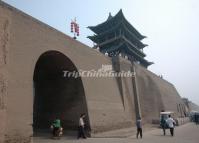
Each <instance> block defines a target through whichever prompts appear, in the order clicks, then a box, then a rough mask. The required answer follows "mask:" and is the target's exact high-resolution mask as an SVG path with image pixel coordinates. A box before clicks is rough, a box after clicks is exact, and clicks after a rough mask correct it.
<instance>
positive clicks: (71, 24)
mask: <svg viewBox="0 0 199 143" xmlns="http://www.w3.org/2000/svg"><path fill="white" fill-rule="evenodd" d="M70 28H71V32H72V33H73V28H74V22H73V21H72V22H71V23H70Z"/></svg>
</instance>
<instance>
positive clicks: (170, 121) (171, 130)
mask: <svg viewBox="0 0 199 143" xmlns="http://www.w3.org/2000/svg"><path fill="white" fill-rule="evenodd" d="M166 123H167V125H168V126H169V129H170V133H171V136H174V126H175V124H176V122H175V120H174V119H173V118H172V117H171V115H169V118H168V119H167V120H166Z"/></svg>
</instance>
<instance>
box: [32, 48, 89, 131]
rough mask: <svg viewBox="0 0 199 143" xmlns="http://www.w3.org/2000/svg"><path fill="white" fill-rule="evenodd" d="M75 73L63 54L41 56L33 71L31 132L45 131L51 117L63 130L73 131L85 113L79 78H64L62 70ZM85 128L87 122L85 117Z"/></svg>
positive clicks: (50, 52)
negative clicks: (58, 120) (56, 120)
mask: <svg viewBox="0 0 199 143" xmlns="http://www.w3.org/2000/svg"><path fill="white" fill-rule="evenodd" d="M66 70H67V71H77V68H76V66H75V65H74V64H73V63H72V61H71V60H70V59H69V58H68V57H66V56H65V55H64V54H62V53H60V52H58V51H48V52H45V53H44V54H42V55H41V56H40V57H39V59H38V61H37V63H36V66H35V70H34V77H33V82H34V104H33V131H34V134H35V133H36V132H39V131H41V130H42V131H43V130H49V127H50V125H51V123H52V122H53V120H54V119H55V118H60V119H61V123H62V126H63V128H64V129H67V130H74V129H77V126H78V119H79V116H80V114H81V113H86V114H87V115H88V112H87V105H86V99H85V92H84V87H83V83H82V80H81V77H78V78H74V77H64V76H63V75H64V72H63V71H66ZM86 122H87V125H88V127H89V128H90V126H89V121H88V118H86Z"/></svg>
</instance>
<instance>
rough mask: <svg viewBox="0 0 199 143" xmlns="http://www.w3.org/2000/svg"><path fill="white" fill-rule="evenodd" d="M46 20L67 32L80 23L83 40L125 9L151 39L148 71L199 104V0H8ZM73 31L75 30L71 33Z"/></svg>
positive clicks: (136, 26) (90, 43) (90, 44)
mask: <svg viewBox="0 0 199 143" xmlns="http://www.w3.org/2000/svg"><path fill="white" fill-rule="evenodd" d="M4 1H5V2H7V3H8V4H11V5H13V6H14V7H16V8H18V9H20V10H22V11H24V12H26V13H28V14H29V15H31V16H33V17H35V18H37V19H39V20H41V21H42V22H44V23H47V24H48V25H50V26H52V27H54V28H56V29H58V30H60V31H62V32H64V33H66V34H68V35H71V33H70V21H71V19H74V17H76V18H77V21H78V23H79V25H80V37H79V38H78V40H80V41H81V42H83V43H85V44H87V45H89V46H92V42H91V41H90V40H89V39H87V38H86V37H87V36H88V35H92V34H93V33H92V32H91V31H90V30H89V29H87V28H86V27H87V26H93V25H97V24H99V23H101V22H104V21H105V20H106V19H107V17H108V14H109V12H111V13H112V15H115V14H116V13H117V12H118V11H119V10H120V9H122V10H123V13H124V15H125V17H126V19H127V20H128V21H129V22H130V23H131V24H132V25H133V26H134V27H135V28H136V29H137V30H138V31H139V32H140V33H142V34H143V35H145V36H147V37H148V38H146V39H144V40H143V42H144V43H146V44H148V45H149V46H148V47H146V48H145V49H144V52H145V53H146V54H147V57H146V59H147V60H149V61H153V62H154V63H155V64H154V65H152V66H150V68H149V70H151V71H152V72H154V73H156V74H158V75H160V74H162V75H163V78H164V79H166V80H168V81H169V82H171V83H173V84H174V85H175V87H176V88H177V90H178V92H179V93H180V95H181V96H182V97H188V98H189V99H190V100H191V101H193V102H195V103H197V104H199V86H198V85H199V75H198V73H199V56H198V55H199V49H198V48H199V0H4ZM71 36H72V35H71Z"/></svg>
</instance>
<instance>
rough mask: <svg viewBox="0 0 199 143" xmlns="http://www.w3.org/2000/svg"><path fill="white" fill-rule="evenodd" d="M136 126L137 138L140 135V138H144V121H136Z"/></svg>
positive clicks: (139, 119)
mask: <svg viewBox="0 0 199 143" xmlns="http://www.w3.org/2000/svg"><path fill="white" fill-rule="evenodd" d="M136 126H137V134H136V137H137V138H138V136H139V135H140V138H142V120H141V118H140V117H139V118H138V119H137V121H136Z"/></svg>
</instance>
